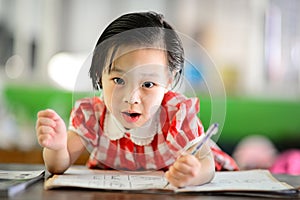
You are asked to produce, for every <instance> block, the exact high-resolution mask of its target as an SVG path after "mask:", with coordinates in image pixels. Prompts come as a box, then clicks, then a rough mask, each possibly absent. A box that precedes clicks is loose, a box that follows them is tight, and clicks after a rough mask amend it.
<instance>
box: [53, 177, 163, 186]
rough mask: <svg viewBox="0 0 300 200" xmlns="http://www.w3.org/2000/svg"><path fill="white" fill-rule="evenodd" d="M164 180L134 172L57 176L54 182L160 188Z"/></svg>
mask: <svg viewBox="0 0 300 200" xmlns="http://www.w3.org/2000/svg"><path fill="white" fill-rule="evenodd" d="M166 182H167V181H166V180H165V178H164V177H162V176H151V175H143V176H140V175H134V174H117V175H111V174H99V175H98V174H97V175H95V174H93V175H92V174H86V175H84V176H83V175H74V174H73V175H71V174H66V175H64V176H58V177H57V178H56V179H55V180H54V183H55V184H58V185H69V186H72V185H74V186H75V185H76V186H77V187H78V185H81V186H82V187H86V186H88V187H89V188H94V189H97V188H101V189H120V190H124V189H128V190H133V189H141V188H142V189H153V188H162V187H163V186H164V185H165V184H166Z"/></svg>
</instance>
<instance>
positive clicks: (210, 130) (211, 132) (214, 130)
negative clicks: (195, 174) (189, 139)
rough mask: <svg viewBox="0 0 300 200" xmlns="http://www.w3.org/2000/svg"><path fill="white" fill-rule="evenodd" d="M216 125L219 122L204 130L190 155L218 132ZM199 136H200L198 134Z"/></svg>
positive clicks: (217, 125)
mask: <svg viewBox="0 0 300 200" xmlns="http://www.w3.org/2000/svg"><path fill="white" fill-rule="evenodd" d="M218 127H219V124H218V123H214V124H212V125H211V126H210V127H209V128H208V129H207V131H206V133H205V136H204V137H203V138H202V139H201V140H200V142H199V143H198V144H197V146H196V147H195V149H194V150H193V151H192V153H191V154H192V155H195V154H196V153H197V152H198V151H199V150H200V148H201V147H202V146H203V144H204V143H205V142H206V141H207V140H208V139H209V138H211V136H213V135H215V134H216V133H217V132H218ZM200 137H201V136H200ZM169 184H170V183H169V182H168V183H167V184H166V186H165V187H164V188H166V187H167V186H168V185H169Z"/></svg>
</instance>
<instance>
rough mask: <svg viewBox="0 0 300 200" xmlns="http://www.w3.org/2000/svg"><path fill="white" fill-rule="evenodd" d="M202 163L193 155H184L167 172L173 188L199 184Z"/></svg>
mask: <svg viewBox="0 0 300 200" xmlns="http://www.w3.org/2000/svg"><path fill="white" fill-rule="evenodd" d="M201 167H202V165H201V163H200V161H199V160H198V159H197V158H196V157H195V156H193V155H190V154H186V155H182V156H180V157H179V158H177V160H176V161H175V162H174V164H173V165H172V166H171V167H170V168H169V171H167V172H166V178H167V180H168V181H169V183H171V184H172V185H173V186H176V187H184V186H187V185H196V184H199V183H198V181H197V179H198V178H199V176H201Z"/></svg>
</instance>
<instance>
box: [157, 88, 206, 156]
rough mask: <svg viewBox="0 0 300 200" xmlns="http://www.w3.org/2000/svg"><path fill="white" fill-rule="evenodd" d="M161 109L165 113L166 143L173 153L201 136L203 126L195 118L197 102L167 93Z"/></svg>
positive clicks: (197, 107)
mask: <svg viewBox="0 0 300 200" xmlns="http://www.w3.org/2000/svg"><path fill="white" fill-rule="evenodd" d="M162 107H163V108H164V110H165V112H166V113H167V117H166V120H168V122H169V123H165V126H163V130H164V132H166V133H167V135H166V142H167V144H168V146H169V149H170V150H172V151H173V153H175V154H176V153H177V152H178V151H180V150H182V149H183V148H184V147H185V146H186V145H187V144H188V143H189V142H190V141H192V140H193V139H195V138H196V137H198V136H200V135H201V134H203V132H204V130H203V126H202V124H201V122H200V120H199V118H198V117H197V113H198V112H199V100H198V99H197V98H186V97H184V96H183V95H180V94H177V93H170V92H169V93H167V94H166V95H165V98H164V100H163V102H162Z"/></svg>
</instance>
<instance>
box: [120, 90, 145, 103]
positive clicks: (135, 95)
mask: <svg viewBox="0 0 300 200" xmlns="http://www.w3.org/2000/svg"><path fill="white" fill-rule="evenodd" d="M124 102H125V103H128V104H139V103H141V97H140V91H139V89H134V90H131V92H130V91H128V92H127V94H126V95H125V96H124Z"/></svg>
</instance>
